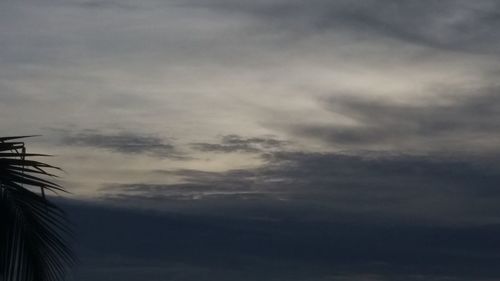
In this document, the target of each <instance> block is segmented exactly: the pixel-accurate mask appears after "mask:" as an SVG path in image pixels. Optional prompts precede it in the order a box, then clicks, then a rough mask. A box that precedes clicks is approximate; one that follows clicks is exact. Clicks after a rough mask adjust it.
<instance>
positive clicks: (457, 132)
mask: <svg viewBox="0 0 500 281" xmlns="http://www.w3.org/2000/svg"><path fill="white" fill-rule="evenodd" d="M499 91H500V89H499V88H498V87H493V88H485V89H479V90H477V91H476V92H475V93H474V94H470V95H463V94H461V93H460V90H458V91H456V92H454V95H452V94H451V91H450V93H449V94H447V95H446V98H443V97H440V98H435V99H434V100H432V99H430V100H425V101H423V102H421V103H420V104H417V103H396V102H390V101H381V100H375V99H368V98H351V97H348V96H344V97H337V98H332V99H328V100H326V101H324V105H325V107H326V108H327V109H328V110H329V111H331V112H333V113H336V114H341V115H343V116H344V117H346V118H349V119H350V120H352V121H353V122H354V124H353V125H345V126H338V125H331V126H329V125H316V124H305V125H304V124H297V125H291V131H292V132H293V133H295V134H297V135H300V136H305V137H310V138H318V139H322V140H324V141H326V142H328V143H331V144H334V145H338V146H341V147H345V148H350V149H356V148H358V149H359V148H367V147H372V148H383V149H400V150H409V151H457V150H460V151H462V152H476V153H481V152H485V151H486V152H491V151H492V150H495V149H496V140H497V139H498V137H499V133H498V130H497V128H498V123H499V122H500V97H499V95H498V93H499Z"/></svg>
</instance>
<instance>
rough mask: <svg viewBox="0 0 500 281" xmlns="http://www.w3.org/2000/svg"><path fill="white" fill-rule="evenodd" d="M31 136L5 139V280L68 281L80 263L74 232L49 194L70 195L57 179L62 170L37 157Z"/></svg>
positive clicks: (1, 238)
mask: <svg viewBox="0 0 500 281" xmlns="http://www.w3.org/2000/svg"><path fill="white" fill-rule="evenodd" d="M25 137H27V136H17V137H3V138H0V281H56V280H62V279H63V278H64V276H65V274H66V271H67V269H68V268H69V267H70V266H71V265H72V264H73V263H74V256H73V254H72V251H71V247H70V246H69V238H70V237H71V228H70V226H69V222H68V221H67V219H66V216H65V214H64V212H63V211H62V210H61V209H59V208H58V207H57V206H56V205H54V204H53V203H51V202H50V201H49V200H47V198H46V196H45V192H46V191H52V192H56V193H57V192H66V191H65V189H64V188H63V187H61V186H60V185H58V184H56V183H54V182H53V181H51V178H54V177H56V176H55V175H53V174H51V173H49V172H48V171H50V170H58V169H59V168H57V167H54V166H51V165H48V164H45V163H43V162H39V161H35V160H31V157H38V156H48V155H42V154H28V153H26V148H25V145H24V142H21V141H19V140H20V139H22V138H25Z"/></svg>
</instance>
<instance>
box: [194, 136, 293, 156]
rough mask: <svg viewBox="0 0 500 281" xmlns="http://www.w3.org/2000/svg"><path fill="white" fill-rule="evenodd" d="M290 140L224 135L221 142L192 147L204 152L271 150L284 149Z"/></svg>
mask: <svg viewBox="0 0 500 281" xmlns="http://www.w3.org/2000/svg"><path fill="white" fill-rule="evenodd" d="M287 144H289V142H287V141H283V140H278V139H276V138H273V137H253V138H244V137H241V136H238V135H226V136H223V137H222V139H221V141H220V143H193V144H191V147H193V148H194V149H197V150H200V151H204V152H223V153H229V152H249V153H256V152H269V151H273V150H281V149H283V148H284V147H285V146H286V145H287Z"/></svg>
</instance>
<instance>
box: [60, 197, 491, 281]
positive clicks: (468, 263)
mask: <svg viewBox="0 0 500 281" xmlns="http://www.w3.org/2000/svg"><path fill="white" fill-rule="evenodd" d="M60 203H61V204H62V205H63V206H64V208H65V209H66V210H67V212H68V213H69V214H70V216H71V218H72V220H73V221H74V222H75V224H76V226H75V227H76V233H77V237H76V238H77V239H76V240H77V241H78V242H77V249H78V250H77V252H78V255H79V259H80V262H79V265H78V266H77V267H76V269H75V272H74V275H75V280H77V281H86V280H95V281H101V280H124V281H132V280H134V281H135V280H137V281H139V280H141V281H144V280H151V281H152V280H179V281H181V280H182V281H191V280H193V281H194V280H196V281H200V280H498V279H497V278H500V267H498V266H497V265H498V264H499V263H500V254H499V253H500V239H499V237H500V226H498V225H483V226H453V225H448V226H443V225H441V226H438V225H431V224H419V223H413V222H405V221H396V220H394V221H376V220H375V221H374V220H370V219H366V218H363V217H361V216H358V217H354V216H352V217H341V216H339V217H337V218H334V217H332V218H331V220H329V221H321V220H316V221H311V220H305V219H304V218H302V217H301V216H300V215H292V214H293V213H294V212H296V210H278V211H276V210H275V212H274V219H273V220H265V219H259V218H252V216H251V215H252V212H254V211H255V210H250V209H249V210H241V209H240V210H238V216H237V217H236V216H231V215H221V213H224V212H221V213H219V214H218V215H215V214H214V213H205V214H203V213H200V214H196V215H195V214H180V213H173V212H159V211H147V210H137V209H128V208H118V207H110V206H104V205H97V204H88V203H81V202H76V201H63V202H60ZM225 211H227V213H228V214H230V213H231V210H225Z"/></svg>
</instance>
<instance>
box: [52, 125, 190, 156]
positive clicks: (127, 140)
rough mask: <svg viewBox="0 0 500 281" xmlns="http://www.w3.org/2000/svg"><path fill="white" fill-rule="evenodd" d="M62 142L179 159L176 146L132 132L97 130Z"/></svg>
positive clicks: (72, 136) (70, 135) (70, 134)
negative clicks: (107, 132) (104, 131)
mask: <svg viewBox="0 0 500 281" xmlns="http://www.w3.org/2000/svg"><path fill="white" fill-rule="evenodd" d="M61 142H62V143H63V144H65V145H70V146H84V147H94V148H101V149H106V150H110V151H114V152H119V153H124V154H145V155H148V156H154V157H171V158H179V157H181V155H179V153H177V152H176V150H175V147H174V145H172V144H170V143H166V142H165V141H164V140H163V139H161V138H159V137H155V136H150V135H142V134H136V133H131V132H121V133H110V134H106V133H101V132H98V131H95V130H88V131H85V130H84V131H82V132H78V133H69V135H67V136H63V137H62V139H61Z"/></svg>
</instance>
